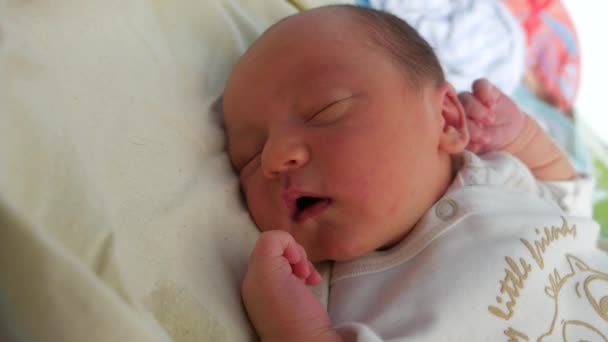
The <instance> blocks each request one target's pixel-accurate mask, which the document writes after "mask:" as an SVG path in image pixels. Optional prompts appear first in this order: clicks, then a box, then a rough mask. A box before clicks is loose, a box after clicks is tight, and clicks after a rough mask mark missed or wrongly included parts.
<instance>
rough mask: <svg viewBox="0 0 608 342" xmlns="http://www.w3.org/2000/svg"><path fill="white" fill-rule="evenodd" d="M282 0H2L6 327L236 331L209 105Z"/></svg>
mask: <svg viewBox="0 0 608 342" xmlns="http://www.w3.org/2000/svg"><path fill="white" fill-rule="evenodd" d="M295 11H296V8H295V7H294V6H293V5H290V4H289V3H288V2H287V1H283V0H273V1H269V0H248V1H241V0H205V1H193V0H184V1H154V0H135V1H118V0H108V1H70V0H55V1H10V0H0V244H1V245H0V270H1V272H0V340H2V341H5V340H9V341H10V340H25V341H66V342H68V341H79V342H80V341H168V340H174V341H204V340H210V341H240V340H249V339H251V338H252V336H253V334H252V331H251V329H250V327H249V325H248V322H247V318H246V316H245V314H244V312H243V309H242V306H241V302H240V296H239V284H240V277H241V276H242V273H243V270H244V267H245V263H246V261H247V259H248V254H249V252H250V249H251V247H252V244H253V242H254V240H255V237H256V234H257V232H256V230H255V228H254V226H253V224H252V223H251V221H250V220H249V217H248V215H247V213H246V211H245V210H244V209H243V207H242V206H241V203H240V202H239V196H238V189H237V180H236V177H234V175H233V173H232V170H231V168H230V164H229V162H228V159H227V156H226V154H225V152H224V143H223V134H222V130H221V126H220V124H219V122H218V121H217V118H216V117H214V115H213V110H211V108H212V105H213V103H214V101H215V100H216V99H217V97H218V96H219V95H220V93H221V91H222V88H223V85H224V81H225V79H226V77H227V73H228V72H229V70H230V67H231V65H232V63H233V62H234V61H235V60H236V59H237V57H238V56H239V55H240V54H241V53H242V52H243V51H244V49H245V48H246V47H247V46H248V45H249V43H250V42H251V41H252V40H253V39H254V38H255V37H256V36H257V35H258V34H259V33H260V32H261V31H263V30H264V29H265V28H266V27H267V26H268V25H270V24H271V23H273V22H275V21H276V20H278V19H280V18H281V17H283V16H285V15H288V14H291V13H294V12H295Z"/></svg>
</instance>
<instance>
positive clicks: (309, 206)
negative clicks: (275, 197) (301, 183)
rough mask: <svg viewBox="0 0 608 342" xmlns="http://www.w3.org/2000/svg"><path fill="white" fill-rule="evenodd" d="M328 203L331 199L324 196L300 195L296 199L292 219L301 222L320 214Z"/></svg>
mask: <svg viewBox="0 0 608 342" xmlns="http://www.w3.org/2000/svg"><path fill="white" fill-rule="evenodd" d="M330 203H331V200H330V199H329V198H326V197H311V196H301V197H299V198H298V199H296V203H295V210H294V213H293V216H292V219H293V220H295V221H296V222H297V223H303V222H304V221H306V220H308V219H310V218H313V217H315V216H317V215H319V214H321V213H322V212H323V211H324V210H325V209H327V207H328V206H329V204H330Z"/></svg>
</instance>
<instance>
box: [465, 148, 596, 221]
mask: <svg viewBox="0 0 608 342" xmlns="http://www.w3.org/2000/svg"><path fill="white" fill-rule="evenodd" d="M463 159H464V165H463V167H462V169H461V170H460V171H459V173H458V183H459V184H460V186H479V185H484V186H499V187H503V188H504V189H505V190H507V191H522V192H528V193H533V194H535V195H537V196H539V197H541V198H544V199H547V200H549V201H552V202H553V203H555V204H557V205H558V206H559V207H560V208H561V210H562V211H563V212H564V214H566V215H572V216H582V217H591V214H592V208H593V205H592V193H593V187H594V180H593V177H591V176H590V175H586V174H577V175H576V177H575V178H574V179H570V180H562V181H540V180H538V179H536V178H535V177H534V175H533V174H532V172H531V171H530V169H529V168H528V167H527V166H526V165H525V164H524V163H523V162H522V161H521V160H519V159H518V158H517V157H515V156H513V155H512V154H510V153H506V152H490V153H487V154H483V155H480V156H478V155H475V154H472V153H466V154H465V155H464V157H463Z"/></svg>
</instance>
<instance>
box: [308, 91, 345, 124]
mask: <svg viewBox="0 0 608 342" xmlns="http://www.w3.org/2000/svg"><path fill="white" fill-rule="evenodd" d="M352 98H353V97H352V96H349V97H347V98H344V99H340V100H337V101H334V102H332V103H330V104H329V105H327V106H325V107H323V108H322V109H321V110H319V111H316V112H315V113H314V114H313V115H312V116H310V117H309V118H307V119H306V122H307V123H309V124H311V125H313V126H322V125H328V124H331V123H333V122H335V121H337V120H339V119H341V118H342V117H343V116H344V114H346V113H347V109H348V107H349V106H350V104H351V100H352Z"/></svg>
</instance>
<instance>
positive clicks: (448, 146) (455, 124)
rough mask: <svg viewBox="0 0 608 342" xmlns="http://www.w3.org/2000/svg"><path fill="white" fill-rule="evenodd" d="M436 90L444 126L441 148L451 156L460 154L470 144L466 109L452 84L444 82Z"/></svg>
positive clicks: (440, 142) (440, 141)
mask: <svg viewBox="0 0 608 342" xmlns="http://www.w3.org/2000/svg"><path fill="white" fill-rule="evenodd" d="M435 90H436V93H435V96H437V97H436V98H435V100H436V101H437V102H436V103H437V104H438V109H439V111H440V115H441V122H442V125H443V127H442V129H443V130H442V132H441V138H440V140H439V148H440V149H441V150H443V151H445V152H447V153H449V154H456V153H460V152H462V151H463V150H464V148H465V147H466V146H467V144H468V143H469V130H468V128H467V120H466V115H465V112H464V108H463V107H462V104H461V103H460V101H459V100H458V94H456V90H455V89H454V87H452V85H451V84H449V83H447V82H442V83H441V84H440V85H438V86H437V88H436V89H435Z"/></svg>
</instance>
